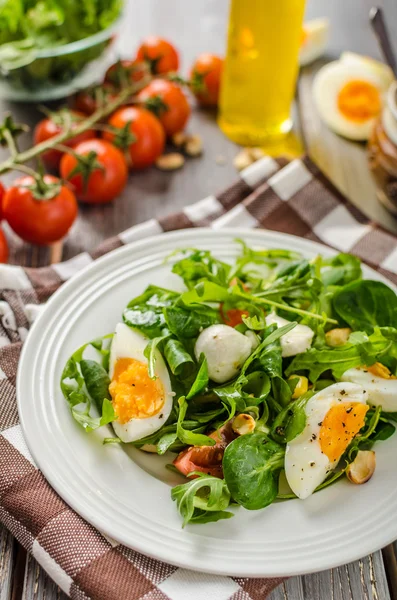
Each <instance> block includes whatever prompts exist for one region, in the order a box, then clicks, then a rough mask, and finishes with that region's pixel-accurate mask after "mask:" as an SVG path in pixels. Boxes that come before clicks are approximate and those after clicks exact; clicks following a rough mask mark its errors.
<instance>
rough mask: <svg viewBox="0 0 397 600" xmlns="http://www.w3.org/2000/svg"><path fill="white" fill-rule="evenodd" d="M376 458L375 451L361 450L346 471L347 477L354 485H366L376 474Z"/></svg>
mask: <svg viewBox="0 0 397 600" xmlns="http://www.w3.org/2000/svg"><path fill="white" fill-rule="evenodd" d="M375 467H376V458H375V452H374V451H373V450H359V451H358V452H357V456H356V458H355V459H354V461H353V462H352V463H350V465H348V467H347V469H346V475H347V477H348V478H349V479H350V481H351V482H352V483H356V484H358V485H361V484H362V483H366V482H367V481H369V480H370V479H371V477H372V475H373V474H374V472H375Z"/></svg>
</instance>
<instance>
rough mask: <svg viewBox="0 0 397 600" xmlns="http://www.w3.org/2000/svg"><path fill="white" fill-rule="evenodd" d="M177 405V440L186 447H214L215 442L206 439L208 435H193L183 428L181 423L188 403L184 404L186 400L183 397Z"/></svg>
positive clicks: (208, 438)
mask: <svg viewBox="0 0 397 600" xmlns="http://www.w3.org/2000/svg"><path fill="white" fill-rule="evenodd" d="M178 404H179V415H178V422H177V425H176V433H177V436H178V439H179V440H180V441H181V442H182V443H183V444H186V445H188V446H215V440H214V439H213V438H210V437H208V435H203V434H201V433H194V432H193V431H188V430H187V429H185V428H184V427H183V421H184V419H185V416H186V412H187V408H188V403H187V402H186V398H184V397H183V396H182V397H181V398H179V400H178Z"/></svg>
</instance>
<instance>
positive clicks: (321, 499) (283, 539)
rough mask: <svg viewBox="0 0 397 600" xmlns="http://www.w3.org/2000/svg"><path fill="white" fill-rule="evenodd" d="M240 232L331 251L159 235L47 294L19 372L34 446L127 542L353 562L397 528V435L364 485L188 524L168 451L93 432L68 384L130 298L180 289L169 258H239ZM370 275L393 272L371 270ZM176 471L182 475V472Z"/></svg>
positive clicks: (267, 560) (296, 562)
mask: <svg viewBox="0 0 397 600" xmlns="http://www.w3.org/2000/svg"><path fill="white" fill-rule="evenodd" d="M236 237H242V238H243V239H244V240H245V241H246V242H247V244H249V245H251V246H257V247H258V246H259V247H260V246H262V247H263V246H265V247H279V248H287V249H291V250H297V251H300V252H302V253H303V254H304V255H305V256H307V257H312V256H314V255H316V254H318V253H322V254H323V255H325V256H331V255H333V254H334V252H333V251H332V250H329V249H328V248H326V247H324V246H321V245H319V244H315V243H313V242H311V241H307V240H302V239H299V238H297V237H294V236H290V235H284V234H281V233H274V232H269V231H259V230H258V231H247V230H238V229H234V230H222V231H211V230H208V229H201V230H200V229H195V230H186V231H178V232H173V233H168V234H162V235H160V236H156V237H153V238H150V239H147V240H143V241H139V242H136V243H134V244H131V245H128V246H125V247H123V248H120V249H118V250H116V251H114V252H112V253H110V254H108V255H106V256H104V257H103V258H101V259H100V260H98V261H96V262H95V263H93V264H92V265H90V266H89V267H87V268H86V269H84V270H83V271H82V272H81V273H80V274H79V275H77V276H76V277H74V278H73V279H72V280H70V281H69V282H67V283H66V284H65V285H63V286H62V288H61V289H60V290H59V291H58V292H57V293H56V294H55V295H54V296H53V297H52V298H51V300H50V301H49V302H48V306H47V309H46V310H45V311H44V313H43V314H42V315H41V316H40V318H39V319H38V320H37V322H36V323H35V324H34V326H33V328H32V331H31V332H30V334H29V337H28V339H27V342H26V343H25V346H24V349H23V352H22V357H21V362H20V367H19V371H18V381H17V393H18V407H19V414H20V418H21V423H22V428H23V432H24V435H25V438H26V441H27V443H28V446H29V448H30V450H31V452H32V454H33V456H34V459H35V460H36V462H37V464H38V465H39V467H40V469H41V470H42V471H43V473H44V475H45V476H46V477H47V479H48V480H49V482H50V483H51V485H52V486H53V487H54V488H55V490H56V491H57V492H58V493H59V494H60V496H62V498H63V499H64V500H65V501H66V502H67V503H68V504H69V505H70V506H72V507H73V508H74V510H76V511H77V512H78V513H79V514H80V515H82V516H83V517H84V518H85V519H86V520H87V521H89V522H90V523H92V524H93V525H94V526H95V527H97V528H98V529H100V530H101V531H103V532H104V533H105V534H107V535H109V536H111V537H113V538H114V539H116V540H117V541H118V542H121V543H123V544H125V545H126V546H129V547H131V548H133V549H135V550H138V551H140V552H143V553H144V554H147V555H149V556H152V557H154V558H157V559H160V560H163V561H166V562H170V563H173V564H175V565H179V566H182V567H186V568H190V569H196V570H200V571H207V572H210V573H218V574H229V575H235V576H257V577H266V576H283V575H294V574H302V573H308V572H313V571H319V570H322V569H328V568H331V567H335V566H338V565H341V564H343V563H347V562H350V561H353V560H356V559H358V558H360V557H362V556H364V555H366V554H368V553H370V552H372V551H375V550H377V549H379V548H381V547H383V546H385V545H386V544H388V543H390V542H392V541H393V540H394V539H396V538H397V519H396V512H397V477H396V473H397V469H396V462H395V457H396V455H397V435H396V436H393V437H392V438H391V439H390V440H388V441H386V442H382V443H379V444H378V445H377V469H376V472H375V475H374V477H373V478H372V479H371V481H369V482H368V483H367V484H365V485H363V486H356V487H355V486H353V485H351V484H350V483H349V482H348V481H347V480H346V481H341V482H339V483H337V484H336V485H334V486H331V487H330V488H327V489H325V490H323V491H321V492H319V493H317V494H315V495H314V496H312V497H310V498H309V499H307V500H305V501H301V500H290V501H287V502H276V503H274V504H272V505H271V506H269V507H268V508H266V509H264V510H261V511H247V510H244V509H243V508H241V507H240V508H239V509H238V510H236V515H235V516H234V517H233V518H232V519H230V520H227V521H220V522H218V523H210V524H206V525H196V526H194V525H191V526H188V527H186V529H184V530H183V529H182V528H181V520H180V517H179V515H178V514H177V511H176V507H175V504H174V503H173V502H172V501H171V498H170V483H172V481H171V480H170V479H169V478H170V477H171V479H172V477H178V476H177V475H175V476H174V475H172V474H171V475H169V472H168V471H166V470H165V469H163V463H164V461H166V459H163V461H162V459H160V458H159V457H157V456H155V455H148V454H145V453H143V452H140V451H138V450H135V449H133V450H128V451H127V450H125V449H123V448H122V447H120V446H118V445H112V446H109V445H107V446H103V445H102V444H101V439H102V438H103V437H106V436H108V435H109V431H107V430H106V431H105V432H95V433H92V434H86V433H84V431H83V430H82V429H81V428H80V427H79V426H78V425H77V424H76V423H75V421H74V420H73V419H72V417H71V415H70V413H69V409H68V407H67V404H66V402H65V400H64V398H63V396H62V393H61V391H60V389H59V380H60V377H61V372H62V369H63V366H64V364H65V362H66V360H67V358H68V357H69V356H70V355H71V353H72V352H73V351H74V350H75V349H76V348H78V347H79V346H80V345H82V344H83V343H84V342H87V341H88V340H90V339H93V338H95V337H96V336H100V335H103V334H105V333H108V332H111V331H113V329H114V327H115V324H116V323H117V322H118V321H120V320H121V312H122V309H123V308H124V306H125V305H126V304H127V302H128V301H129V300H130V299H131V298H133V297H134V296H137V295H138V294H139V293H140V292H142V291H143V289H144V288H145V287H146V286H147V285H148V284H149V283H155V284H157V285H161V286H165V287H171V288H174V287H175V286H176V285H177V286H178V287H179V288H180V283H179V280H178V279H177V278H176V276H175V275H172V274H171V273H170V265H167V264H164V263H163V260H164V257H165V256H166V255H167V254H169V253H170V252H171V251H172V250H174V249H175V248H182V247H185V246H196V247H199V248H203V249H209V250H211V251H213V252H214V253H215V254H216V255H217V256H218V257H219V258H222V259H225V260H229V261H232V260H233V257H234V256H235V253H236V250H237V247H236V245H235V244H234V243H233V240H234V238H236ZM364 273H365V276H366V277H371V278H373V279H378V280H384V278H382V277H381V276H380V275H379V274H377V273H375V272H374V271H372V270H371V269H369V268H366V267H365V268H364ZM178 481H179V479H178Z"/></svg>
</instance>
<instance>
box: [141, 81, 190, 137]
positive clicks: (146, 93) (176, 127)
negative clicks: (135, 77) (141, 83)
mask: <svg viewBox="0 0 397 600" xmlns="http://www.w3.org/2000/svg"><path fill="white" fill-rule="evenodd" d="M137 98H138V102H142V103H145V105H146V107H147V108H149V109H150V110H153V112H155V114H157V115H158V118H159V119H160V121H161V123H162V125H163V127H164V131H165V132H166V134H167V135H173V134H174V133H177V132H178V131H182V130H183V129H184V127H185V125H186V123H187V120H188V118H189V116H190V106H189V103H188V101H187V99H186V96H185V94H184V93H183V91H182V90H181V88H180V87H179V85H177V84H176V83H173V82H172V81H166V80H165V79H154V80H153V81H151V82H150V83H149V85H148V86H146V87H145V88H144V89H143V90H141V91H140V92H139V94H138V97H137Z"/></svg>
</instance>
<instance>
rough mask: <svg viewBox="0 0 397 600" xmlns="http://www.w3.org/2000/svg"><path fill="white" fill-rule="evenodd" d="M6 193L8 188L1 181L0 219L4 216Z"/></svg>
mask: <svg viewBox="0 0 397 600" xmlns="http://www.w3.org/2000/svg"><path fill="white" fill-rule="evenodd" d="M5 193H6V189H5V187H4V185H3V184H2V183H1V181H0V221H1V219H2V218H3V198H4V194H5Z"/></svg>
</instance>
